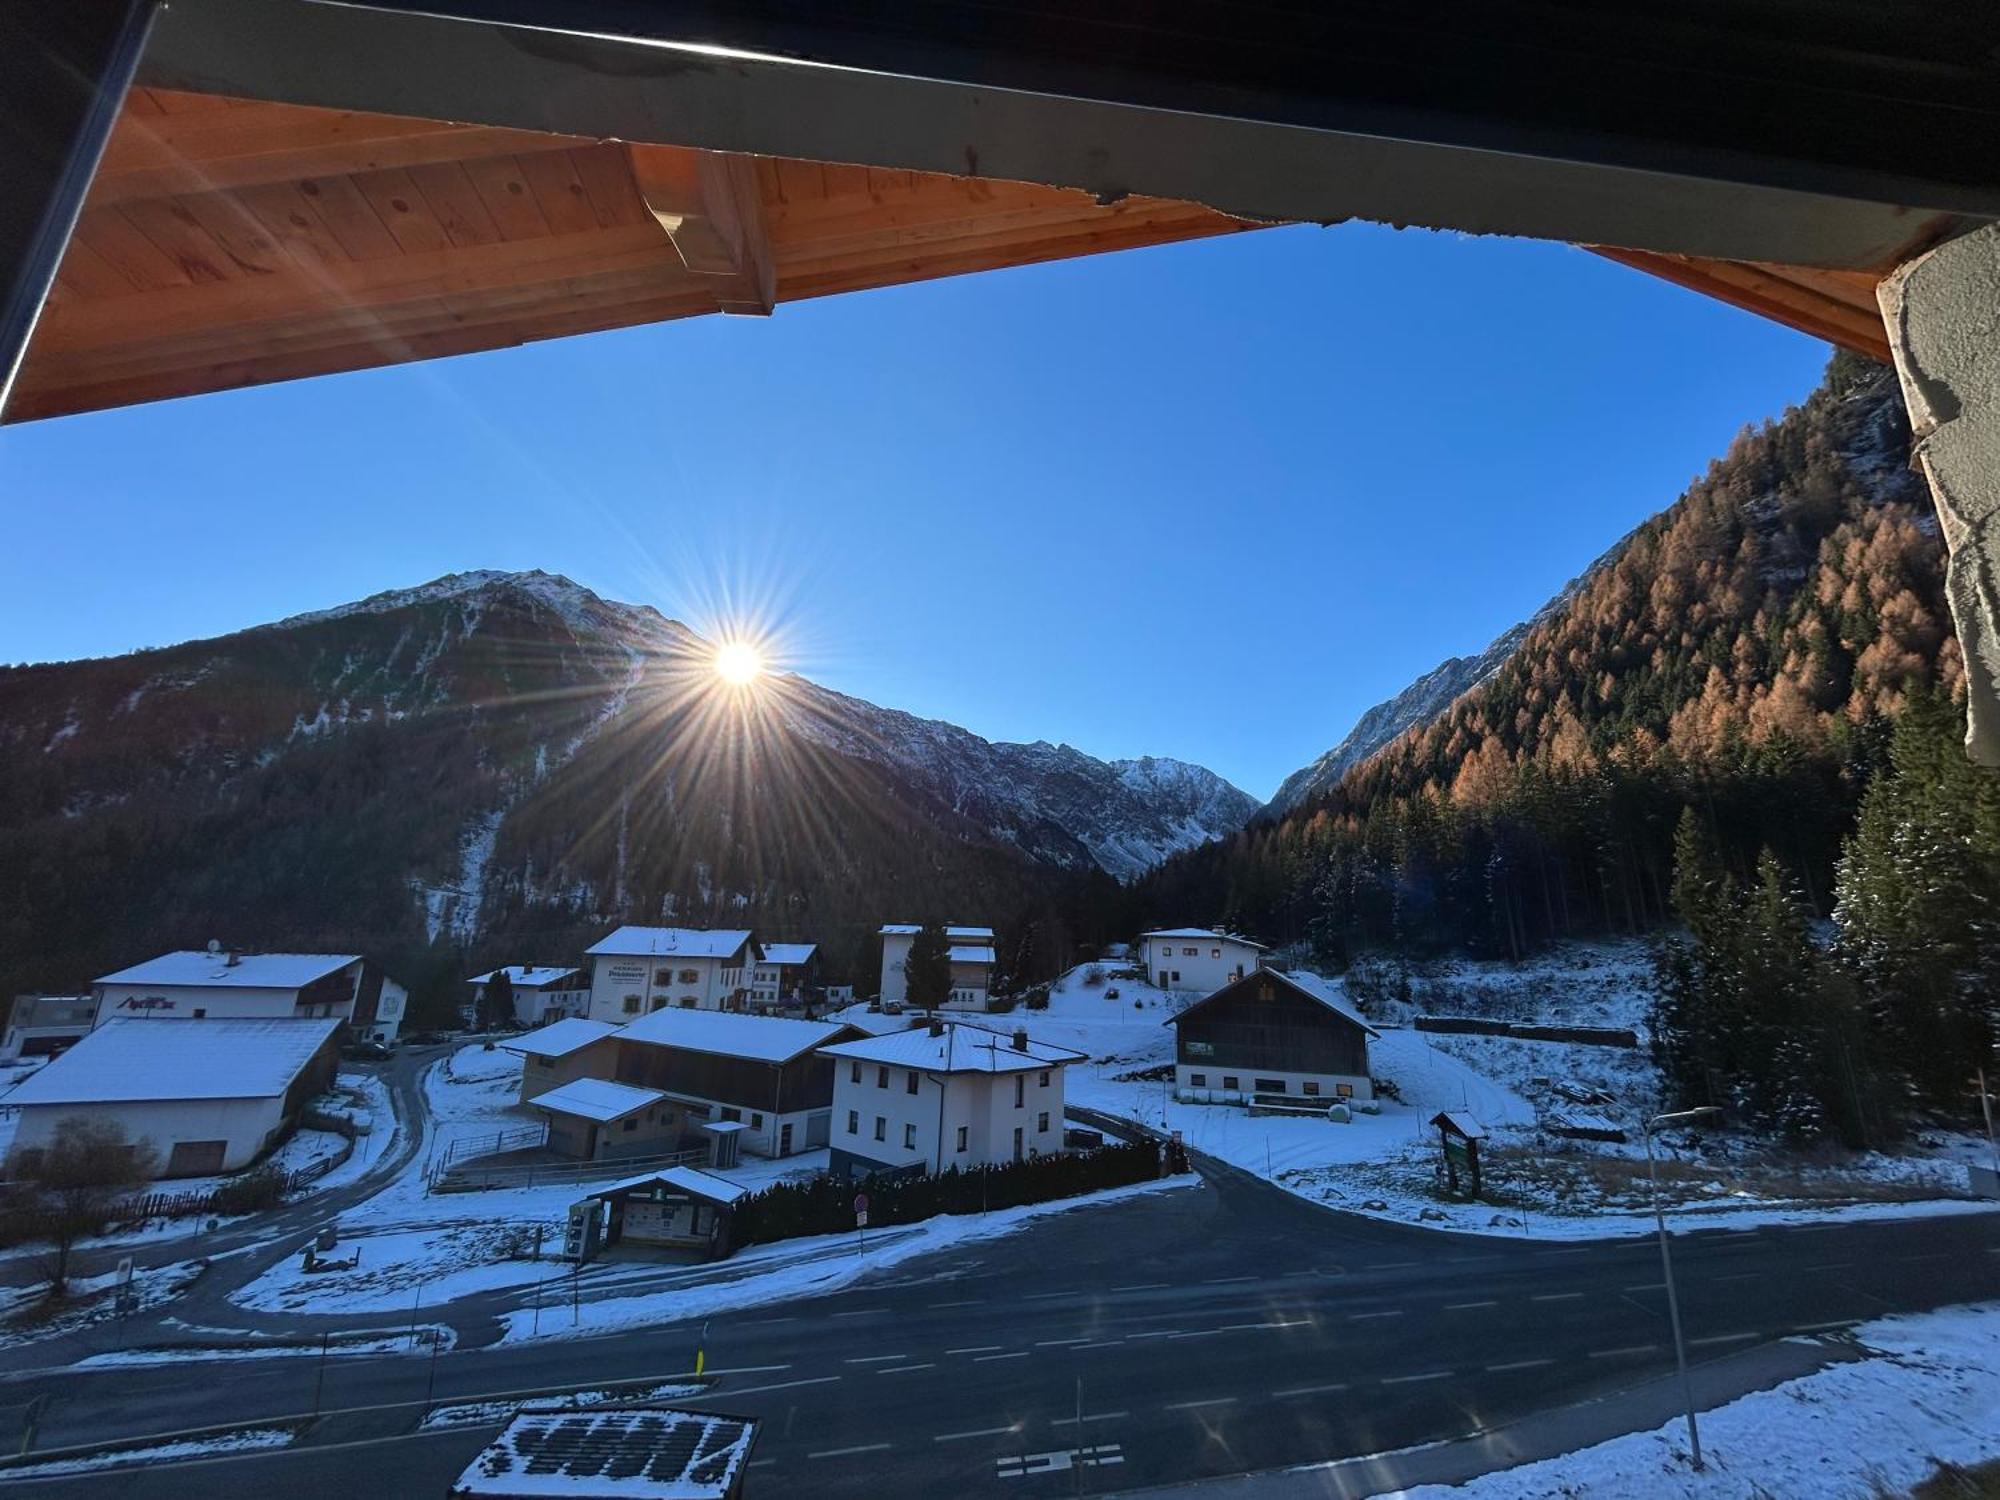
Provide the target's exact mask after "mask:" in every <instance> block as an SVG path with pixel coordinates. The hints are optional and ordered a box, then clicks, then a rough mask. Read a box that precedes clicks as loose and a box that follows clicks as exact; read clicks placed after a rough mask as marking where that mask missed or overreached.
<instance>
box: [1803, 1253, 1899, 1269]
mask: <svg viewBox="0 0 2000 1500" xmlns="http://www.w3.org/2000/svg"><path fill="white" fill-rule="evenodd" d="M1903 1259H1905V1260H1908V1259H1910V1257H1909V1256H1907V1255H1906V1256H1904V1257H1903ZM1803 1269H1805V1270H1808V1271H1851V1270H1853V1269H1854V1262H1853V1261H1851V1260H1829V1261H1825V1262H1823V1263H1822V1264H1820V1265H1817V1266H1806V1267H1804V1268H1803Z"/></svg>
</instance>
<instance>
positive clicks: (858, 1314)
mask: <svg viewBox="0 0 2000 1500" xmlns="http://www.w3.org/2000/svg"><path fill="white" fill-rule="evenodd" d="M888 1310H889V1309H888V1308H886V1307H858V1308H856V1309H855V1310H854V1311H853V1312H837V1313H835V1314H834V1315H833V1316H834V1317H836V1318H876V1317H880V1316H881V1315H882V1314H883V1313H885V1312H887V1311H888ZM882 1446H883V1447H885V1448H886V1447H888V1446H889V1445H888V1444H887V1443H884V1444H883V1445H882Z"/></svg>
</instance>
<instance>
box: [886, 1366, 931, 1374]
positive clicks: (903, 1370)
mask: <svg viewBox="0 0 2000 1500" xmlns="http://www.w3.org/2000/svg"><path fill="white" fill-rule="evenodd" d="M936 1368H937V1366H936V1365H891V1366H890V1367H889V1368H888V1369H886V1370H877V1371H876V1372H875V1373H876V1374H877V1375H907V1374H909V1373H910V1372H911V1371H912V1370H935V1369H936Z"/></svg>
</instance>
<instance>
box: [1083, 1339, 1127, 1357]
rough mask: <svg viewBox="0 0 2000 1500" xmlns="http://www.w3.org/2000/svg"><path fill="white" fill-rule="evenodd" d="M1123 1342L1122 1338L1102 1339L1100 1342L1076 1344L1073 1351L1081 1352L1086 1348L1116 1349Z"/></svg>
mask: <svg viewBox="0 0 2000 1500" xmlns="http://www.w3.org/2000/svg"><path fill="white" fill-rule="evenodd" d="M1124 1342H1125V1340H1123V1339H1104V1340H1102V1341H1101V1342H1099V1343H1095V1344H1078V1345H1077V1346H1076V1349H1075V1351H1074V1352H1075V1353H1078V1354H1081V1353H1083V1351H1084V1350H1086V1349H1116V1348H1117V1347H1118V1346H1119V1345H1121V1344H1123V1343H1124Z"/></svg>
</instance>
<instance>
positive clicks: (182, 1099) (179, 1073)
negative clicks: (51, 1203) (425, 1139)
mask: <svg viewBox="0 0 2000 1500" xmlns="http://www.w3.org/2000/svg"><path fill="white" fill-rule="evenodd" d="M340 1033H341V1022H340V1020H339V1019H338V1018H337V1017H333V1016H323V1017H319V1018H303V1017H301V1018H291V1017H286V1018H275V1017H263V1016H236V1017H227V1018H222V1019H215V1020H202V1021H188V1022H186V1023H185V1024H177V1023H174V1022H172V1021H166V1020H152V1019H138V1018H132V1017H123V1016H121V1017H115V1018H113V1019H111V1020H109V1021H106V1022H105V1023H104V1024H103V1025H102V1026H99V1027H98V1028H97V1029H96V1030H95V1031H93V1032H91V1033H90V1035H88V1036H86V1037H84V1038H83V1039H82V1040H80V1041H78V1042H77V1043H76V1045H75V1046H73V1047H71V1048H70V1049H69V1050H68V1051H67V1052H65V1053H63V1055H62V1056H60V1057H58V1058H56V1059H55V1060H54V1061H52V1062H50V1063H49V1064H48V1065H47V1066H46V1067H44V1068H42V1069H41V1071H40V1072H38V1073H36V1074H34V1075H33V1076H32V1077H30V1078H28V1079H26V1080H25V1081H23V1082H22V1083H21V1084H20V1085H19V1086H18V1087H16V1088H15V1089H14V1090H13V1091H12V1092H11V1093H9V1094H8V1095H7V1104H8V1107H9V1108H14V1109H18V1110H19V1111H20V1118H19V1123H18V1124H17V1126H16V1128H15V1131H14V1140H13V1144H12V1147H11V1153H12V1154H13V1155H19V1154H20V1153H22V1152H24V1151H35V1150H39V1149H41V1148H42V1147H45V1146H46V1145H48V1144H49V1142H50V1141H51V1140H53V1139H54V1137H55V1133H56V1131H57V1129H58V1128H59V1127H60V1126H61V1124H62V1123H63V1121H65V1120H69V1119H86V1120H108V1121H110V1122H112V1123H113V1124H115V1125H117V1126H119V1127H120V1128H121V1129H123V1130H124V1132H125V1134H126V1136H127V1137H128V1138H129V1139H131V1140H132V1141H134V1142H139V1143H143V1144H145V1145H147V1146H150V1147H151V1148H152V1149H153V1150H154V1151H155V1152H156V1153H158V1156H159V1162H160V1174H161V1175H162V1176H165V1177H191V1176H197V1175H202V1174H206V1173H211V1172H233V1171H235V1170H236V1169H237V1168H239V1167H244V1166H248V1165H249V1164H250V1163H251V1162H252V1161H254V1160H256V1158H257V1157H258V1156H259V1155H260V1154H261V1153H262V1152H263V1151H264V1150H265V1148H266V1147H268V1146H273V1145H275V1144H277V1142H278V1141H279V1140H281V1139H282V1138H283V1137H284V1135H285V1134H286V1132H287V1131H289V1130H290V1128H291V1127H292V1125H293V1124H294V1122H296V1120H297V1119H298V1115H299V1111H300V1110H301V1109H303V1108H304V1107H305V1105H306V1103H307V1101H309V1100H311V1099H312V1098H314V1097H315V1096H317V1095H319V1094H322V1093H324V1092H326V1090H327V1089H328V1088H330V1087H331V1086H332V1084H333V1075H334V1069H335V1068H336V1066H337V1064H338V1055H339V1049H340Z"/></svg>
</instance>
